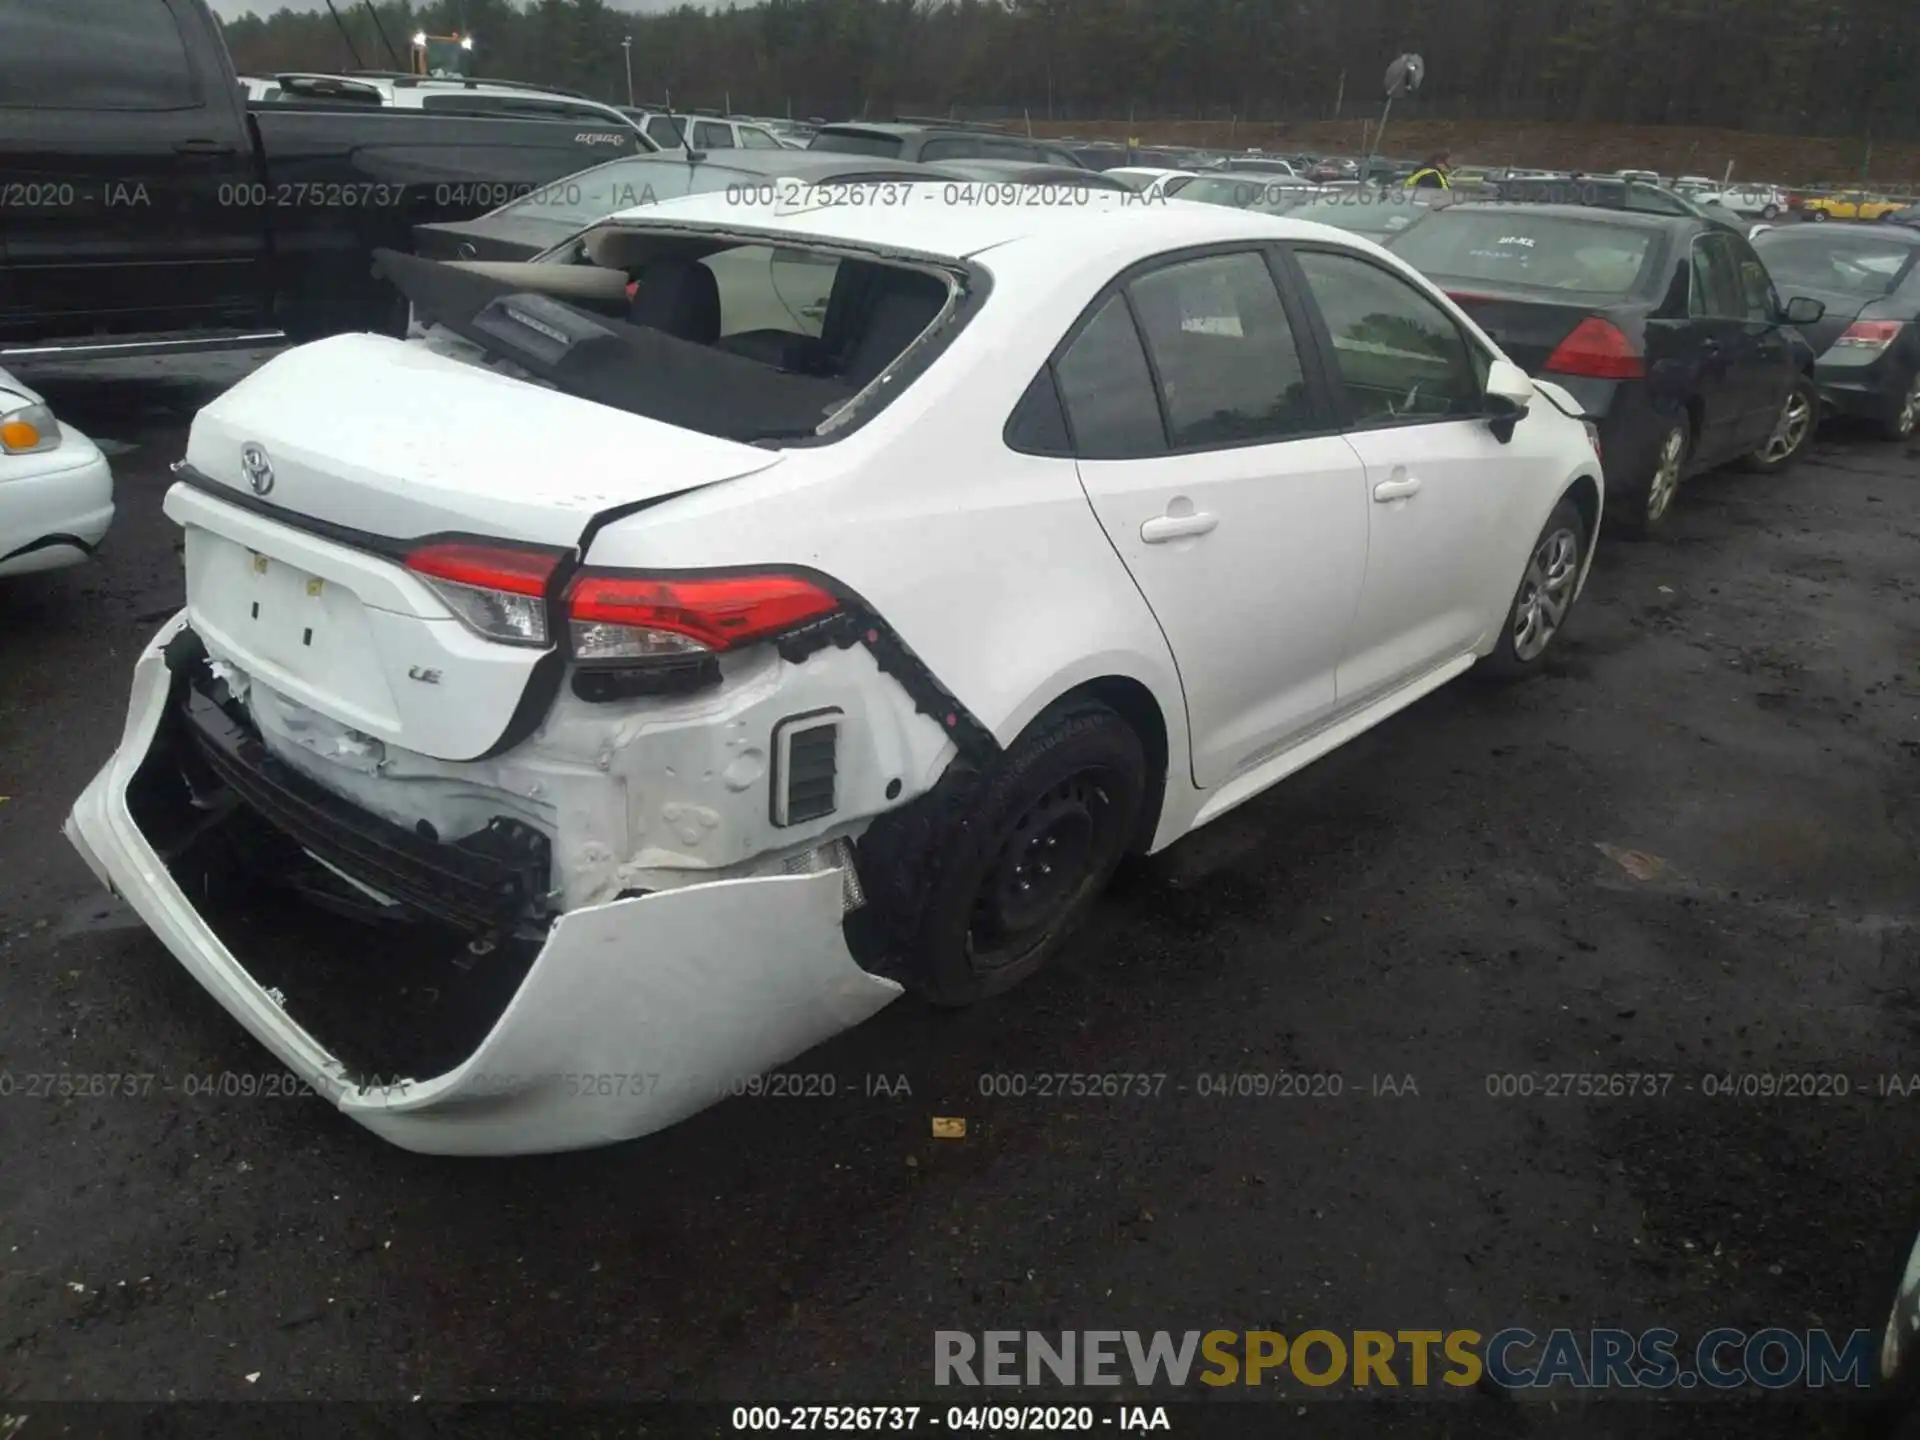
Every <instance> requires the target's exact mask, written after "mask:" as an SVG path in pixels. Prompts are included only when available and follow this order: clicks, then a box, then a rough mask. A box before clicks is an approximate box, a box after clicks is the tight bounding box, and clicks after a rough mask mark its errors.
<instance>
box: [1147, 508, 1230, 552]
mask: <svg viewBox="0 0 1920 1440" xmlns="http://www.w3.org/2000/svg"><path fill="white" fill-rule="evenodd" d="M1219 523H1220V517H1219V516H1218V515H1209V514H1207V513H1206V512H1205V511H1201V512H1200V513H1199V514H1196V515H1156V516H1154V517H1153V519H1151V520H1148V521H1146V522H1144V523H1143V524H1142V525H1141V526H1140V538H1141V539H1142V540H1143V541H1145V542H1146V543H1147V544H1149V545H1164V544H1166V543H1167V541H1169V540H1178V539H1180V538H1182V537H1183V536H1187V535H1204V534H1206V533H1207V532H1208V531H1209V530H1211V529H1213V527H1214V526H1216V525H1218V524H1219Z"/></svg>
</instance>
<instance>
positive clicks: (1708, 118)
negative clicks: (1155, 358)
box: [226, 0, 1920, 140]
mask: <svg viewBox="0 0 1920 1440" xmlns="http://www.w3.org/2000/svg"><path fill="white" fill-rule="evenodd" d="M334 5H335V8H336V9H337V11H338V12H339V19H340V22H341V23H339V24H336V22H335V19H334V18H333V16H331V15H329V14H328V12H327V10H326V8H325V6H324V5H322V7H321V8H319V9H317V10H312V11H306V12H299V11H292V10H282V11H279V12H278V13H276V14H274V15H272V16H270V17H267V18H261V17H259V16H257V15H249V16H246V17H244V18H242V19H239V20H236V21H232V22H230V23H229V24H228V25H227V27H226V30H227V40H228V45H229V47H230V48H231V49H232V51H233V55H234V59H235V61H236V63H237V64H238V65H239V67H240V68H241V70H242V71H244V72H248V73H265V72H271V71H274V70H299V69H307V70H334V69H342V68H347V67H349V66H356V59H355V57H356V55H357V57H358V62H357V64H358V66H364V67H366V68H396V59H395V55H394V53H393V52H392V51H390V50H389V49H388V44H389V43H390V44H391V46H392V47H394V50H396V51H397V54H398V57H399V59H398V62H397V68H404V67H405V63H406V61H405V56H406V53H407V42H408V37H410V36H411V35H412V34H413V33H415V32H416V31H418V30H422V29H424V30H426V31H428V32H429V33H432V34H446V33H450V32H454V31H458V32H459V33H461V34H470V35H472V36H474V37H475V50H474V55H475V73H476V74H479V75H496V76H501V77H505V78H512V79H519V80H536V81H541V82H544V83H548V84H557V85H563V86H566V87H569V88H572V89H577V90H582V91H585V92H587V93H589V94H591V95H594V96H595V97H597V98H599V99H603V100H610V101H614V102H616V103H625V101H626V99H627V85H628V81H627V60H628V58H629V57H628V55H627V53H626V52H623V50H622V45H621V41H622V39H623V38H626V37H631V42H632V44H631V52H630V59H631V67H632V86H633V95H634V98H635V99H636V100H637V101H638V102H639V103H641V104H648V103H658V102H664V101H671V102H672V103H673V104H675V105H677V106H681V107H685V108H716V109H717V108H722V107H728V108H731V109H733V110H736V111H745V112H750V113H757V114H773V115H781V114H787V115H793V116H798V117H811V116H824V117H827V118H829V119H845V118H847V117H849V116H860V115H864V116H867V117H870V118H874V119H881V118H887V117H890V116H892V115H895V114H901V113H933V114H941V115H945V114H953V115H955V116H957V117H960V118H967V117H972V118H1006V117H1019V116H1021V115H1023V114H1024V115H1029V116H1031V117H1032V118H1033V119H1035V120H1043V119H1054V120H1076V119H1124V118H1128V117H1130V116H1131V117H1134V118H1137V119H1139V120H1143V121H1150V120H1168V119H1222V120H1224V119H1227V118H1229V117H1234V118H1238V119H1240V120H1245V121H1250V122H1259V121H1307V120H1322V119H1329V118H1339V117H1347V118H1353V117H1357V116H1359V115H1362V114H1367V113H1372V112H1375V111H1377V109H1378V107H1379V105H1380V101H1381V98H1382V97H1381V89H1380V86H1381V76H1382V73H1383V72H1384V70H1385V68H1386V65H1387V63H1388V62H1389V61H1390V60H1391V59H1392V58H1393V57H1394V56H1395V55H1397V54H1400V53H1402V52H1406V51H1413V52H1416V53H1418V54H1420V55H1422V56H1423V57H1424V58H1425V60H1426V62H1427V78H1426V83H1425V84H1424V85H1423V87H1422V88H1421V90H1420V92H1419V94H1418V95H1417V96H1415V97H1413V98H1411V99H1409V100H1407V101H1404V102H1401V104H1400V106H1398V107H1397V108H1396V113H1399V114H1404V115H1407V116H1414V115H1418V116H1423V117H1426V118H1431V119H1499V120H1568V121H1583V122H1594V123H1618V124H1633V125H1663V124H1664V125H1702V126H1714V127H1721V128H1727V129H1736V130H1753V131H1765V132H1772V133H1782V134H1802V135H1821V134H1826V135H1860V136H1869V137H1873V138H1882V139H1889V140H1893V139H1916V138H1920V104H1916V103H1915V97H1916V95H1920V25H1917V24H1915V22H1914V18H1913V17H1914V13H1915V12H1914V9H1913V0H765V3H763V4H759V5H754V6H739V7H735V8H731V9H723V10H702V9H695V8H694V7H692V6H690V5H689V6H683V7H681V8H680V9H677V10H673V11H668V12H665V13H660V14H651V15H637V14H632V13H629V12H626V11H620V10H615V9H612V8H611V7H610V6H609V5H608V4H607V3H606V0H525V3H515V0H427V3H421V4H415V3H411V0H384V3H381V4H378V5H377V6H374V7H372V8H369V7H368V5H367V4H366V3H365V0H334ZM343 32H344V33H343ZM383 37H384V39H383ZM356 68H357V67H356Z"/></svg>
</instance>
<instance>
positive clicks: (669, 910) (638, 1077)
mask: <svg viewBox="0 0 1920 1440" xmlns="http://www.w3.org/2000/svg"><path fill="white" fill-rule="evenodd" d="M185 624H186V617H185V616H184V614H183V615H180V616H176V617H175V618H174V619H173V620H172V621H170V622H168V624H167V626H166V627H165V628H164V629H163V630H162V631H161V632H160V634H159V635H158V636H156V637H155V639H154V641H153V642H152V643H151V644H150V645H149V646H148V647H147V649H146V651H145V652H144V653H143V654H142V655H141V657H140V660H139V662H138V664H137V665H136V666H135V669H134V680H133V698H132V703H131V706H130V708H129V711H128V715H127V723H126V727H125V730H124V733H123V735H122V738H121V742H120V747H119V749H118V750H117V751H116V752H115V754H114V756H113V758H112V759H111V760H110V761H109V762H108V763H107V765H106V767H105V768H104V769H102V770H101V772H100V773H99V775H97V776H96V777H95V778H94V780H93V782H92V783H91V784H90V785H89V786H88V787H87V789H86V790H85V791H84V792H83V793H82V795H81V796H80V798H79V800H78V801H77V802H75V804H74V807H73V811H72V813H71V814H70V815H69V816H68V818H67V822H66V827H65V829H66V834H67V837H68V839H69V840H71V841H72V842H73V844H74V846H75V848H76V849H78V850H79V852H80V854H81V856H82V857H83V858H84V859H85V860H86V862H87V864H88V865H89V866H90V867H91V868H92V870H93V872H94V874H95V875H96V876H98V877H99V879H100V880H101V882H102V883H103V884H105V885H107V886H108V887H109V888H110V889H112V890H113V891H114V892H115V893H117V894H119V895H120V896H122V897H123V898H124V899H125V900H126V901H127V902H128V903H129V904H130V905H132V906H133V908H134V909H135V910H136V911H137V912H138V913H139V914H140V916H141V918H142V919H143V920H145V921H146V923H147V925H148V926H149V928H151V929H152V930H153V932H154V934H155V935H156V936H158V937H159V939H160V941H161V942H162V943H163V944H164V945H166V947H167V948H168V949H169V950H171V951H172V952H173V954H174V956H175V957H176V958H177V959H178V960H179V961H180V963H181V964H182V965H184V966H185V967H186V968H187V970H188V971H189V972H190V973H191V974H192V975H193V976H194V978H195V979H197V980H198V981H199V982H200V983H201V984H202V985H203V986H205V987H206V989H207V990H208V991H209V992H211V993H212V995H213V996H214V998H215V999H217V1000H218V1001H219V1002H220V1003H221V1004H222V1005H223V1006H225V1007H226V1009H227V1011H228V1013H230V1014H231V1015H232V1016H233V1017H234V1018H235V1019H236V1020H238V1021H239V1022H240V1023H241V1024H242V1025H244V1026H245V1027H246V1028H247V1029H248V1030H249V1031H251V1032H252V1033H253V1035H254V1037H255V1038H256V1039H258V1040H259V1041H260V1042H261V1043H262V1044H263V1045H265V1046H266V1047H267V1048H268V1049H269V1050H271V1051H272V1052H273V1053H274V1054H275V1055H276V1056H277V1057H279V1059H280V1060H281V1061H282V1062H283V1063H285V1064H286V1065H287V1067H288V1068H289V1069H291V1070H292V1071H293V1072H294V1073H295V1074H296V1075H298V1076H299V1077H300V1078H301V1079H303V1080H304V1081H306V1082H307V1083H308V1084H309V1085H311V1086H312V1087H313V1089H314V1090H315V1091H317V1092H318V1093H320V1094H322V1095H325V1096H327V1097H328V1098H330V1099H332V1100H334V1101H335V1103H336V1104H337V1105H338V1106H339V1108H340V1109H341V1110H342V1111H344V1112H345V1113H346V1114H347V1115H349V1116H351V1117H352V1118H353V1119H355V1120H358V1121H359V1122H360V1123H361V1124H363V1125H365V1126H366V1127H367V1128H368V1129H370V1130H373V1131H374V1132H375V1133H377V1134H379V1135H381V1136H383V1137H384V1138H386V1139H388V1140H391V1141H393V1142H394V1143H395V1144H397V1145H400V1146H402V1147H404V1148H406V1149H409V1150H417V1151H421V1152H425V1153H429V1154H447V1155H455V1154H462V1155H482V1154H496V1155H500V1154H522V1153H532V1152H540V1151H554V1150H570V1149H580V1148H584V1147H587V1146H592V1145H600V1144H606V1143H610V1142H613V1141H618V1140H624V1139H630V1138H632V1137H634V1136H637V1135H644V1134H647V1133H649V1132H651V1131H654V1130H658V1129H660V1128H662V1127H664V1126H666V1125H670V1124H672V1123H673V1122H675V1121H676V1120H680V1119H683V1118H685V1117H686V1116H688V1115H690V1114H693V1113H694V1112H695V1111H698V1110H700V1109H702V1108H704V1107H705V1106H706V1105H708V1104H710V1103H712V1102H713V1101H714V1100H716V1099H718V1098H720V1097H721V1096H722V1095H724V1094H725V1093H726V1092H727V1089H728V1087H729V1085H730V1084H731V1083H732V1082H734V1081H737V1080H738V1079H740V1078H741V1077H743V1076H746V1075H752V1074H757V1073H759V1072H761V1071H764V1070H766V1069H768V1068H770V1067H772V1066H775V1065H779V1064H782V1063H784V1062H786V1061H788V1060H790V1059H792V1058H793V1057H794V1056H796V1055H798V1054H800V1053H801V1052H802V1051H804V1050H806V1049H808V1048H809V1047H811V1046H813V1045H815V1044H818V1043H819V1042H820V1041H822V1040H824V1039H826V1038H827V1037H828V1036H830V1035H833V1034H835V1033H837V1032H838V1031H840V1030H844V1029H846V1028H848V1027H849V1026H852V1025H856V1024H858V1023H859V1022H860V1021H862V1020H865V1019H866V1018H868V1017H869V1016H871V1015H872V1014H874V1013H875V1012H876V1011H878V1010H880V1009H881V1008H882V1007H883V1006H885V1005H886V1004H887V1003H888V1002H889V1001H891V1000H893V999H895V998H897V997H898V996H899V994H900V993H901V991H900V987H899V986H898V985H897V984H895V983H894V982H893V981H891V980H886V979H883V978H881V977H879V976H876V975H872V974H869V973H868V972H866V971H864V970H862V969H861V968H860V967H859V966H858V965H856V964H855V963H854V961H853V958H852V956H851V955H850V954H849V953H848V951H847V946H846V941H845V939H844V938H843V935H842V930H841V883H842V877H841V876H840V874H839V872H838V871H826V872H823V873H820V874H815V875H795V876H784V875H783V876H775V877H767V878H754V879H746V880H728V881H717V882H714V883H711V884H704V885H695V886H689V887H686V888H684V889H679V890H671V891H662V892H658V893H655V894H652V895H646V896H641V897H638V898H635V899H629V900H619V901H615V902H613V903H611V904H606V905H595V906H588V907H585V908H582V909H579V910H574V911H570V912H569V913H567V914H566V915H563V916H562V917H561V918H560V919H559V920H558V921H556V922H555V924H554V925H553V928H552V929H551V931H550V932H549V933H548V936H547V940H546V944H545V945H544V947H543V948H542V949H541V951H540V953H539V955H538V957H537V958H536V959H535V960H534V962H533V965H532V968H531V969H530V970H529V971H528V973H527V976H526V979H525V980H524V981H523V982H522V983H521V985H520V988H519V990H518V991H517V992H516V993H515V994H514V996H513V998H512V1000H511V1001H510V1002H509V1003H508V1005H507V1008H506V1010H505V1012H504V1013H503V1014H502V1015H501V1016H500V1018H499V1020H498V1021H497V1022H496V1023H495V1024H494V1026H493V1028H492V1030H491V1032H490V1033H489V1034H488V1035H487V1037H486V1039H485V1040H484V1041H482V1042H481V1044H480V1046H479V1048H478V1049H477V1050H475V1051H474V1052H473V1053H472V1054H471V1055H470V1056H469V1057H468V1058H467V1059H466V1060H465V1061H463V1062H462V1063H461V1064H459V1065H458V1066H456V1067H455V1068H454V1069H452V1070H450V1071H448V1072H447V1073H445V1074H442V1075H438V1076H433V1077H422V1078H420V1079H418V1080H407V1081H403V1082H400V1083H397V1084H383V1085H380V1086H378V1087H377V1088H375V1087H363V1086H362V1085H360V1084H359V1083H357V1081H356V1080H355V1079H354V1078H353V1077H352V1076H351V1075H350V1074H349V1072H348V1070H347V1067H346V1066H345V1065H344V1064H343V1063H342V1062H341V1061H340V1060H339V1059H338V1058H336V1057H335V1056H334V1055H332V1054H331V1053H329V1051H328V1050H327V1048H326V1046H325V1045H323V1044H322V1043H321V1042H320V1041H319V1040H317V1039H316V1038H315V1037H314V1036H312V1035H311V1034H309V1033H308V1032H307V1031H306V1030H305V1029H303V1028H302V1026H301V1025H300V1023H299V1020H298V1018H297V1017H296V1016H294V1015H292V1014H289V1013H288V1012H287V1011H286V1010H284V1009H282V1008H281V1005H280V1003H279V1001H278V1000H277V999H276V998H275V997H274V996H273V995H271V994H269V993H268V991H267V990H266V989H265V988H264V987H262V986H261V985H260V984H259V983H258V982H257V981H256V980H255V979H254V978H253V976H252V975H251V974H249V973H248V971H247V969H246V967H245V966H244V965H243V964H242V963H241V962H240V961H239V960H238V959H237V958H235V956H234V955H233V954H232V953H230V952H229V951H228V949H227V948H226V946H225V945H224V944H223V943H222V942H221V940H220V939H219V937H218V936H217V935H216V934H215V933H214V932H213V930H212V929H211V927H210V926H209V925H208V924H207V922H206V921H205V920H204V919H203V918H202V917H201V916H200V914H199V913H198V912H197V911H196V910H195V908H194V906H193V904H192V902H191V901H189V900H188V898H187V896H186V895H185V894H184V893H183V892H182V890H181V889H180V887H179V886H178V885H177V884H176V883H175V881H174V879H173V877H172V876H171V875H170V874H169V873H168V871H167V869H166V866H165V864H164V863H163V862H162V861H161V859H160V857H159V856H158V855H157V854H156V853H155V852H154V850H153V849H152V847H151V846H150V845H149V844H148V842H147V839H146V838H145V836H144V835H143V834H142V833H141V831H140V829H139V827H138V826H137V825H136V823H135V822H134V819H133V816H132V814H131V813H130V811H129V809H128V806H127V786H128V784H129V782H130V781H131V780H132V778H133V776H134V774H135V772H136V771H137V770H138V769H139V767H140V765H141V763H142V761H143V760H144V759H145V758H146V756H147V753H148V751H149V749H150V748H151V747H152V745H153V743H154V740H155V736H156V734H157V733H158V730H159V727H160V723H161V720H162V718H163V716H164V714H165V712H166V708H167V705H168V703H169V698H170V696H171V694H172V676H171V673H170V672H169V670H168V668H167V664H166V660H165V657H164V656H163V654H162V650H163V647H164V646H165V645H166V643H167V642H168V641H169V640H171V639H172V638H173V637H174V636H175V635H176V634H178V633H179V632H180V631H181V630H182V629H183V628H184V627H185ZM315 923H316V924H338V923H340V922H338V921H336V920H334V919H332V918H331V917H328V916H326V915H325V914H324V913H318V912H317V913H316V915H315Z"/></svg>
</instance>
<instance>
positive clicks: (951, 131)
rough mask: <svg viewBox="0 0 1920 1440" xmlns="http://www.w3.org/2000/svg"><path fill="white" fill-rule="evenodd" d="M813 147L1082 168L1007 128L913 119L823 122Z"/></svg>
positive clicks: (1056, 148) (1056, 149)
mask: <svg viewBox="0 0 1920 1440" xmlns="http://www.w3.org/2000/svg"><path fill="white" fill-rule="evenodd" d="M807 148H808V149H809V150H836V151H839V152H841V153H842V154H847V155H872V156H876V157H878V158H880V159H885V160H913V161H918V162H920V163H922V164H927V165H938V164H939V163H940V162H941V161H942V160H1025V161H1027V162H1028V163H1030V164H1035V165H1071V166H1072V167H1073V168H1074V169H1076V170H1084V169H1086V168H1087V167H1086V166H1085V165H1083V164H1082V163H1081V161H1080V158H1079V157H1078V156H1077V155H1075V154H1074V153H1073V152H1072V151H1071V150H1069V149H1067V148H1066V147H1065V146H1062V145H1056V144H1053V143H1051V142H1049V141H1046V140H1029V139H1028V138H1027V137H1026V136H1024V135H1009V134H1007V133H1006V132H1005V131H1004V130H997V129H991V128H985V127H982V128H979V129H974V128H970V127H966V126H959V125H954V126H940V125H934V124H920V123H917V122H912V121H902V120H894V121H877V120H876V121H867V120H850V121H848V122H846V123H845V124H842V125H822V126H821V127H820V128H819V130H818V131H817V132H815V134H814V137H813V139H812V140H811V141H809V142H808V144H807Z"/></svg>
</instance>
